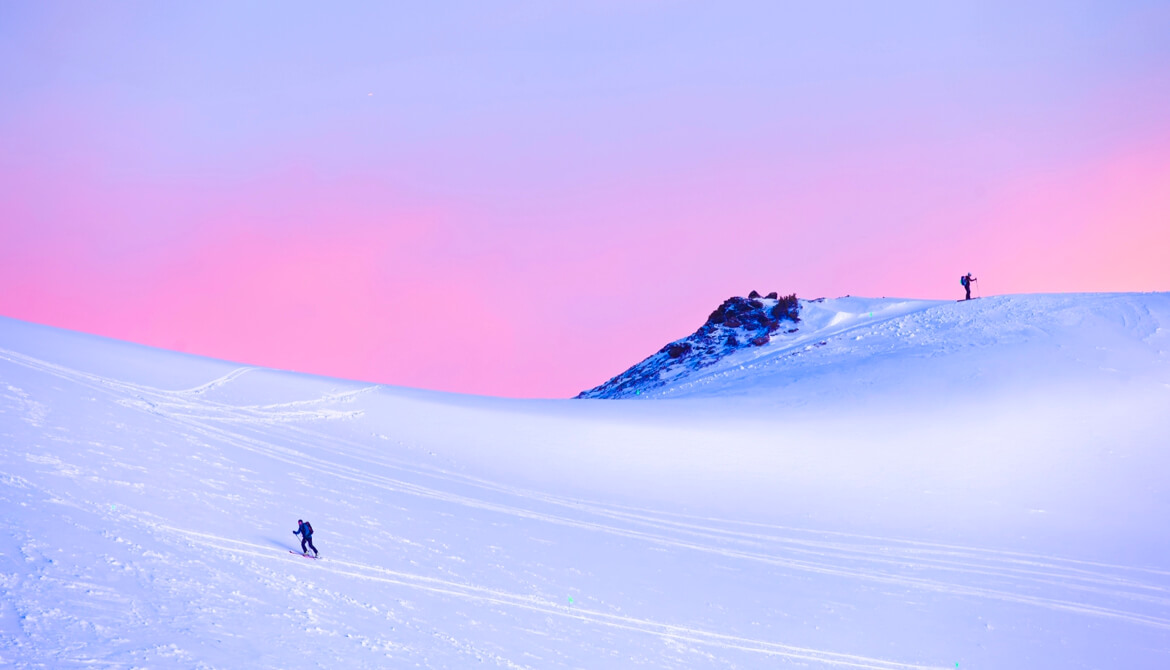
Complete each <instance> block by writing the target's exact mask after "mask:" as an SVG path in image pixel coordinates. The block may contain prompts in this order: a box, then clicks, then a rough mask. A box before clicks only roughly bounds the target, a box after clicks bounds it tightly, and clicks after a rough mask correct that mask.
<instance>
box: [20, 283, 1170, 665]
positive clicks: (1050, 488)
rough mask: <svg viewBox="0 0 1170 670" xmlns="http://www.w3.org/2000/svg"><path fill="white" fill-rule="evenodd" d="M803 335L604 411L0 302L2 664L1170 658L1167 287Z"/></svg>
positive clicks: (821, 310)
mask: <svg viewBox="0 0 1170 670" xmlns="http://www.w3.org/2000/svg"><path fill="white" fill-rule="evenodd" d="M800 325H801V330H800V337H803V338H806V339H804V340H801V341H797V340H783V341H780V340H781V338H775V339H774V341H772V342H769V343H767V344H764V345H761V346H758V347H752V348H750V349H745V350H743V351H740V352H738V353H735V354H733V355H732V356H729V357H726V358H724V359H722V360H721V361H719V362H718V363H717V364H715V365H712V366H709V367H707V368H704V369H703V370H701V371H699V373H700V374H697V375H693V376H687V377H686V378H685V379H680V380H678V382H677V383H672V384H665V385H663V386H661V387H658V388H656V389H655V390H653V391H652V392H651V393H649V394H643V396H640V397H646V396H647V395H649V396H651V397H663V398H675V399H670V400H662V401H658V402H645V401H641V400H639V401H630V402H612V401H590V400H563V401H512V400H500V399H491V398H478V397H467V396H455V395H445V394H439V393H429V392H424V391H414V390H406V389H396V388H388V387H380V386H373V385H369V384H362V383H357V382H346V381H339V380H330V379H322V378H315V377H308V376H301V375H294V374H289V373H282V372H277V371H271V370H263V369H255V368H244V367H239V366H235V365H232V364H228V363H223V362H218V361H210V360H206V359H200V358H195V357H189V356H184V355H180V354H172V353H167V352H161V351H157V350H151V349H146V348H142V347H136V346H133V345H127V344H121V343H115V342H111V341H108V340H103V339H100V338H95V337H90V336H85V335H79V334H75V333H68V332H63V331H57V330H53V329H49V328H44V327H40V326H33V325H30V324H25V323H20V322H15V321H11V320H4V319H0V440H2V442H0V443H2V444H3V449H2V450H0V527H2V528H3V531H4V532H3V533H2V534H0V666H11V667H21V668H23V667H54V668H57V667H66V668H68V667H93V666H101V667H152V668H153V667H181V668H190V667H217V668H235V667H263V668H298V667H346V668H363V667H369V668H375V667H435V668H465V667H472V666H474V667H506V668H517V667H519V668H561V667H565V668H569V667H572V668H577V667H584V668H626V667H655V668H733V667H734V668H760V667H818V668H819V667H861V668H883V669H890V668H903V669H904V668H922V667H929V668H955V667H958V668H1035V667H1054V668H1161V667H1165V666H1166V664H1167V661H1168V659H1170V542H1168V541H1167V537H1166V534H1165V530H1164V529H1165V528H1166V527H1167V522H1168V521H1170V487H1168V486H1167V483H1166V482H1167V477H1168V475H1170V437H1168V436H1170V295H1167V294H1145V295H1134V294H1129V295H1059V296H1011V297H1003V298H985V299H983V300H980V301H977V302H972V303H964V304H955V303H934V302H921V301H897V300H866V299H856V298H848V299H838V300H826V301H824V302H820V303H816V302H813V303H804V304H803V305H802V309H801V324H800ZM822 342H823V344H821V343H822ZM298 518H305V519H308V520H310V521H312V523H313V525H314V527H315V528H316V530H317V535H316V537H315V542H316V544H317V547H318V548H319V549H320V550H321V552H322V556H323V558H322V559H321V560H320V561H316V562H314V561H311V560H307V559H304V558H301V557H300V556H296V555H292V554H290V553H288V552H289V549H292V548H295V547H296V546H297V539H296V538H295V537H293V535H292V532H291V531H292V530H293V529H294V528H295V527H296V520H297V519H298Z"/></svg>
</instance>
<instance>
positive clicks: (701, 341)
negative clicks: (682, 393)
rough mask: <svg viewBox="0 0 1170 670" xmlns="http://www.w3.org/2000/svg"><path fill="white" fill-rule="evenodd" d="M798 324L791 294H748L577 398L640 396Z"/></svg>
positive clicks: (797, 305)
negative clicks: (668, 381)
mask: <svg viewBox="0 0 1170 670" xmlns="http://www.w3.org/2000/svg"><path fill="white" fill-rule="evenodd" d="M799 322H800V302H799V301H798V300H797V299H796V295H795V294H793V295H787V296H780V295H779V294H778V293H777V292H775V291H773V292H771V293H769V294H768V295H767V296H766V297H761V296H760V294H759V293H758V292H756V291H752V292H751V293H749V294H748V297H746V298H744V297H740V296H735V297H731V298H728V299H727V300H724V301H723V303H722V304H720V305H719V307H717V308H715V311H713V312H711V314H710V316H708V317H707V321H706V322H705V323H703V325H702V326H700V327H699V329H698V330H696V331H695V332H694V333H693V334H691V335H690V336H689V337H685V338H683V339H681V340H676V341H674V342H671V343H670V344H667V345H666V346H664V347H662V348H661V349H659V350H658V351H657V352H656V353H655V354H653V355H652V356H650V357H649V358H647V359H646V360H644V361H642V362H641V363H638V364H637V365H635V366H634V367H632V368H630V369H629V370H626V371H625V372H623V373H621V374H620V375H618V376H616V377H614V378H613V379H610V380H609V381H607V382H606V383H604V384H602V385H600V386H597V387H595V388H592V389H589V390H588V391H582V392H581V393H580V394H579V395H577V397H578V398H625V397H630V396H634V395H640V394H642V393H643V392H645V391H647V390H650V389H653V388H656V387H659V386H662V385H664V384H665V380H666V379H674V378H676V377H677V376H678V375H679V374H681V373H683V372H686V371H687V370H698V369H701V368H704V367H707V366H709V365H713V364H714V363H716V362H718V361H719V360H721V359H722V358H724V357H725V356H727V355H729V354H731V353H734V352H736V351H739V350H741V349H744V348H746V347H762V346H765V345H767V344H768V343H769V342H771V341H772V339H773V338H774V337H777V336H779V337H785V336H787V335H791V334H793V333H795V332H796V331H797V327H796V324H797V323H799Z"/></svg>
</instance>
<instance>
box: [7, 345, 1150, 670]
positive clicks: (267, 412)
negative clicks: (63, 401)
mask: <svg viewBox="0 0 1170 670" xmlns="http://www.w3.org/2000/svg"><path fill="white" fill-rule="evenodd" d="M0 358H2V359H4V360H8V361H10V362H12V363H16V364H18V365H22V366H25V367H27V368H30V369H34V370H39V371H41V372H46V373H49V374H52V375H55V376H57V377H60V378H62V379H67V380H70V381H73V382H76V383H79V384H83V385H86V386H88V387H90V388H93V389H97V390H101V391H104V392H107V393H110V394H113V395H114V396H115V399H116V400H117V401H118V402H121V403H123V404H126V405H128V406H132V407H134V408H135V409H137V410H140V411H144V412H150V413H152V414H155V415H158V416H161V417H164V418H166V419H168V420H170V421H173V422H175V423H177V424H179V425H181V426H182V427H184V428H185V429H187V430H189V431H192V432H194V433H195V434H198V435H201V436H202V437H204V438H206V439H208V440H213V441H217V442H221V443H224V444H228V445H231V446H234V447H236V448H239V449H243V450H246V451H250V452H253V453H256V454H260V455H263V456H265V457H267V458H270V459H274V460H276V461H280V462H282V463H285V464H287V465H291V466H295V467H299V468H305V469H307V470H310V471H311V472H312V473H313V475H314V476H315V477H317V478H322V477H332V478H336V479H338V480H343V481H350V482H355V483H360V484H363V485H365V486H369V487H373V488H376V489H380V490H384V491H388V492H395V493H403V494H409V495H414V496H420V497H423V498H427V499H430V500H435V501H441V502H444V503H449V504H452V505H459V506H462V507H465V508H472V509H477V510H482V511H487V512H491V513H496V514H501V515H508V516H513V517H518V518H523V519H529V520H536V521H540V522H544V523H549V524H556V525H560V526H568V527H573V528H577V529H581V530H586V531H590V532H598V533H605V534H608V535H612V536H616V537H621V538H625V539H630V540H636V541H639V542H644V543H648V544H653V545H657V546H660V547H665V548H671V549H678V550H687V551H695V552H703V553H706V554H711V555H716V556H719V557H722V558H726V559H733V560H741V561H752V562H758V563H762V564H767V565H770V566H774V567H776V568H781V569H785V570H793V571H803V572H809V573H816V574H823V575H832V576H837V577H844V578H849V579H856V580H863V581H869V582H874V583H880V584H886V585H892V586H897V587H904V588H911V589H918V590H922V591H928V592H936V593H942V594H947V595H950V596H963V597H974V598H984V599H990V600H998V601H1004V602H1010V603H1016V604H1022V605H1027V606H1031V607H1037V608H1046V609H1050V610H1057V611H1063V612H1069V613H1073V614H1077V615H1083V616H1088V617H1099V618H1106V619H1112V620H1116V621H1121V622H1125V623H1128V624H1135V625H1140V626H1147V627H1152V628H1157V629H1162V630H1170V619H1168V618H1167V617H1165V616H1162V615H1152V614H1150V613H1149V612H1148V611H1147V610H1148V609H1149V607H1140V606H1139V605H1145V606H1150V607H1153V608H1156V609H1157V610H1158V611H1160V612H1161V611H1166V610H1167V609H1168V608H1170V587H1168V586H1167V584H1168V580H1167V577H1170V573H1167V572H1165V571H1160V570H1153V569H1148V568H1142V567H1133V566H1125V565H1115V564H1107V563H1099V562H1091V561H1079V560H1074V559H1067V558H1062V557H1057V556H1044V555H1036V554H1028V553H1020V552H1010V551H999V550H995V549H988V548H980V547H966V546H954V545H947V544H935V543H930V542H921V541H914V540H906V539H898V538H888V537H881V536H867V535H856V534H848V533H840V532H832V531H814V530H807V529H795V528H789V527H783V526H772V525H765V524H750V523H741V522H736V521H731V520H722V519H704V518H697V517H691V516H687V515H681V514H671V513H665V512H658V511H654V510H647V509H638V508H627V507H621V506H617V505H610V504H602V503H597V502H591V501H585V500H577V499H569V498H563V497H559V496H555V495H550V494H546V493H539V492H534V491H527V490H521V489H517V488H513V487H508V486H502V485H498V484H495V483H492V482H489V481H484V480H481V479H476V478H472V477H467V476H463V475H458V474H455V473H451V472H447V471H444V470H440V469H430V468H424V467H418V466H410V465H407V464H404V463H401V462H397V461H394V460H392V459H389V458H385V457H381V456H379V455H378V454H377V453H375V452H374V451H373V450H372V449H371V448H370V447H369V446H368V445H363V444H360V443H356V442H352V441H346V440H339V439H338V438H336V437H332V436H325V435H323V434H320V433H316V432H314V431H312V430H311V428H309V427H308V426H311V425H312V423H311V422H312V421H319V420H336V419H345V418H352V417H357V416H360V415H361V412H360V410H352V411H343V410H337V409H332V408H331V407H328V406H332V405H336V404H341V403H346V402H352V401H353V400H355V399H356V398H358V397H359V396H361V395H362V394H365V393H369V392H372V391H374V390H376V389H377V388H378V387H377V386H370V387H366V388H362V389H357V390H354V391H346V392H342V393H336V394H330V395H326V396H323V397H320V398H315V399H309V400H300V401H293V402H286V403H277V404H270V405H262V406H233V405H227V404H223V403H218V402H214V401H211V400H208V399H206V398H204V397H203V396H204V395H205V394H206V393H207V392H208V391H210V390H212V389H215V388H218V387H221V386H223V385H225V384H228V383H230V382H231V381H233V380H235V379H238V378H239V377H240V376H242V375H243V374H245V373H247V372H248V371H249V370H251V369H252V368H240V369H237V370H234V371H232V372H231V373H229V374H227V375H224V376H223V377H220V378H218V379H216V380H213V381H211V382H208V383H207V384H203V385H201V386H197V387H195V388H193V389H188V390H184V391H167V390H162V389H157V388H151V387H147V386H142V385H136V384H131V383H127V382H122V381H117V380H112V379H109V378H105V377H101V376H98V375H92V374H88V373H84V372H81V371H78V370H74V369H70V368H67V367H63V366H59V365H55V364H52V363H48V362H46V361H42V360H38V359H35V358H32V357H29V356H25V355H22V354H19V353H16V352H12V351H7V350H0ZM30 415H32V416H34V417H35V416H36V414H35V412H30ZM306 422H310V423H306ZM253 427H255V428H258V429H262V431H250V430H249V429H250V428H253ZM274 431H279V434H278V436H279V438H280V441H281V442H282V443H284V444H287V445H300V446H305V447H308V446H311V445H320V444H323V443H327V442H334V443H338V444H344V445H345V446H346V447H348V448H349V449H350V451H349V452H348V454H349V458H348V460H351V461H355V464H354V465H344V464H342V463H338V462H332V461H326V460H323V459H320V458H316V457H313V456H311V455H310V454H308V453H307V452H305V451H302V450H299V449H295V448H291V447H290V446H281V445H278V444H276V443H275V440H274V439H270V437H269V436H274V435H276V433H274ZM387 471H397V472H401V473H403V474H405V475H409V477H410V478H411V479H414V480H416V481H407V480H406V479H400V478H397V477H391V476H387V475H385V474H380V472H387ZM422 479H425V480H427V481H430V482H432V485H431V486H424V485H422V484H419V483H416V482H417V480H422ZM455 488H458V489H468V488H472V489H478V490H480V491H482V492H484V493H485V494H491V495H492V496H494V497H497V498H499V497H503V498H506V499H509V500H510V503H501V502H496V501H493V500H489V499H488V497H487V496H481V497H477V496H471V495H465V494H461V493H456V492H454V491H453V490H450V489H455ZM444 489H448V490H444ZM146 523H147V525H148V526H149V525H152V524H151V523H150V522H146ZM157 527H158V528H160V529H162V530H165V531H168V532H172V533H178V534H181V535H182V536H184V537H186V538H188V539H190V538H193V537H204V536H202V535H201V534H199V533H196V532H194V531H190V530H181V529H176V528H172V527H165V526H161V525H158V526H157ZM221 540H222V539H221ZM230 542H231V545H232V546H231V547H228V549H229V550H230V551H232V552H233V553H236V554H247V555H251V556H253V557H257V558H265V559H274V558H275V557H274V556H273V552H272V550H271V549H270V548H268V547H263V546H259V545H253V544H249V543H247V542H243V541H240V540H231V541H230ZM280 558H283V557H280ZM327 564H328V565H329V566H330V567H328V569H329V570H332V571H343V573H344V574H347V575H349V576H352V577H360V578H362V579H368V580H375V581H383V582H387V583H393V584H398V585H401V586H405V587H409V588H412V589H418V590H424V591H430V592H434V593H442V594H445V595H449V596H454V597H459V598H466V599H472V600H481V601H484V602H490V603H492V604H495V605H500V606H504V607H513V608H522V609H527V610H532V611H537V612H541V613H545V614H549V615H555V616H560V617H568V618H575V619H578V620H581V621H585V622H589V623H592V624H596V625H603V626H607V627H612V628H621V629H625V630H629V631H636V632H641V633H645V634H649V635H655V636H659V637H664V638H672V639H677V640H679V641H686V642H691V643H696V644H703V645H707V646H716V647H726V648H732V649H737V650H742V651H751V652H757V653H761V654H768V655H776V656H784V657H787V658H791V659H799V660H807V661H815V662H819V663H824V664H829V665H845V666H852V667H862V668H917V667H923V666H916V665H907V664H899V663H896V662H892V661H881V660H878V659H873V658H866V657H860V656H850V655H847V654H836V653H834V652H829V651H819V650H812V649H805V648H800V647H795V646H787V645H783V644H779V643H773V642H765V641H761V640H753V639H749V638H743V637H737V636H731V635H722V634H719V633H715V632H711V631H704V630H700V629H695V628H689V627H685V626H677V625H672V624H666V623H658V622H654V621H650V620H645V619H638V618H633V617H623V616H617V615H613V614H608V613H604V612H599V611H589V610H582V609H568V608H563V607H560V606H558V605H556V604H554V603H552V602H550V601H547V600H541V599H535V598H532V597H529V596H523V595H519V594H514V593H508V592H505V591H495V590H491V589H485V588H482V587H478V586H475V585H471V584H461V583H457V582H453V581H446V580H441V579H435V578H429V577H423V576H420V575H412V574H410V573H404V572H398V571H393V570H389V569H386V568H383V567H380V566H371V565H363V564H358V563H349V562H344V561H338V560H334V559H330V560H328V561H327ZM980 580H982V581H983V582H984V584H983V585H981V584H980Z"/></svg>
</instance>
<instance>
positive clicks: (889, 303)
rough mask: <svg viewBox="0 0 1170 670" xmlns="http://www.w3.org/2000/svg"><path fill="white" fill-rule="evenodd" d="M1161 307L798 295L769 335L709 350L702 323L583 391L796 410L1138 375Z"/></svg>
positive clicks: (1133, 300)
mask: <svg viewBox="0 0 1170 670" xmlns="http://www.w3.org/2000/svg"><path fill="white" fill-rule="evenodd" d="M733 300H736V301H743V300H744V299H742V298H735V299H733ZM729 302H731V301H729ZM1166 303H1167V295H1166V294H1049V295H1043V294H1039V295H1008V296H994V297H987V298H981V299H978V300H971V301H958V302H956V301H952V300H942V301H940V300H907V299H901V298H862V297H855V296H845V297H841V298H828V299H826V298H818V299H815V300H801V301H799V307H798V309H796V310H794V312H795V313H796V314H798V315H799V322H798V323H787V325H786V326H785V327H783V328H782V329H778V328H776V327H775V325H771V328H770V331H769V332H770V333H771V337H766V338H761V339H759V340H756V341H754V342H752V341H750V340H749V342H748V345H747V346H744V345H743V344H742V342H741V343H740V344H739V346H723V347H714V346H711V345H710V344H709V343H710V342H711V341H712V340H717V339H718V337H720V336H721V333H720V331H719V330H717V329H716V327H715V326H713V324H712V322H711V321H710V320H709V321H708V322H707V323H706V324H704V325H703V327H702V328H700V329H699V330H698V331H697V332H696V333H695V334H694V335H691V336H689V337H687V338H685V339H683V340H678V341H676V342H673V343H671V344H669V345H667V346H666V347H663V348H662V349H661V350H660V351H658V352H657V353H655V354H654V355H652V356H650V357H649V358H647V359H646V360H644V361H642V362H641V363H639V364H637V365H635V366H634V367H632V368H630V369H629V370H627V371H625V372H623V373H622V374H620V375H618V376H617V377H614V378H613V379H612V380H610V381H609V382H606V383H605V384H603V385H601V386H599V387H597V388H595V389H591V390H589V391H586V392H584V393H582V394H581V395H580V396H578V397H582V398H628V397H635V396H636V397H641V398H683V397H722V398H727V397H735V396H752V397H757V398H758V397H761V396H767V397H771V398H773V399H776V400H781V401H782V402H783V403H786V404H787V405H788V406H793V405H804V404H806V403H807V401H808V399H809V398H810V397H812V396H815V395H817V394H820V393H831V394H835V395H837V396H838V397H843V396H845V395H859V396H865V397H867V398H870V399H872V398H874V397H876V396H882V395H884V396H887V397H891V398H901V399H903V400H905V399H908V398H911V397H915V396H918V395H921V394H922V393H926V392H945V393H972V394H979V393H983V394H986V393H991V392H993V391H995V390H997V389H1000V388H1002V387H1004V386H1005V385H1008V386H1014V387H1017V388H1018V387H1021V386H1025V385H1031V386H1043V385H1044V384H1047V383H1049V382H1050V381H1052V380H1066V381H1069V382H1070V383H1074V384H1080V385H1084V384H1087V383H1089V382H1088V381H1087V380H1089V379H1095V378H1097V377H1099V376H1101V374H1102V373H1101V369H1098V368H1097V367H1096V366H1093V365H1088V366H1086V365H1085V362H1086V361H1088V360H1097V359H1100V358H1109V359H1111V360H1112V359H1118V360H1116V361H1114V366H1113V367H1109V368H1108V369H1110V370H1113V371H1119V370H1126V371H1127V372H1129V373H1130V374H1134V375H1144V374H1146V372H1147V371H1148V370H1149V369H1150V367H1149V366H1150V365H1151V364H1155V365H1157V364H1158V363H1156V362H1157V361H1162V360H1164V358H1162V354H1159V353H1158V352H1159V351H1160V350H1158V349H1156V348H1152V346H1151V345H1152V343H1153V342H1163V341H1165V340H1166V338H1167V335H1166V333H1165V331H1164V330H1158V328H1159V327H1158V326H1157V325H1156V324H1157V319H1156V318H1151V317H1152V315H1154V314H1157V313H1159V311H1160V310H1161V309H1163V308H1164V307H1165V305H1166ZM712 333H716V335H714V336H712ZM673 352H679V353H681V355H678V356H676V357H673V358H672V357H671V353H673ZM1105 352H1108V353H1105ZM1040 361H1045V362H1046V364H1045V365H1040V366H1037V365H1036V364H1037V363H1038V362H1040ZM1106 376H1108V375H1106ZM863 385H864V386H865V387H867V388H868V390H865V391H859V388H860V387H861V386H863Z"/></svg>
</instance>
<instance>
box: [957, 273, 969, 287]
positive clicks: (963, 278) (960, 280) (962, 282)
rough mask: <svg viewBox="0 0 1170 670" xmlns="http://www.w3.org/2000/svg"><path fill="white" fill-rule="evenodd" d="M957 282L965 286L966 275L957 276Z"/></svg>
mask: <svg viewBox="0 0 1170 670" xmlns="http://www.w3.org/2000/svg"><path fill="white" fill-rule="evenodd" d="M959 283H960V284H962V285H963V286H966V285H967V275H963V276H962V277H959Z"/></svg>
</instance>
